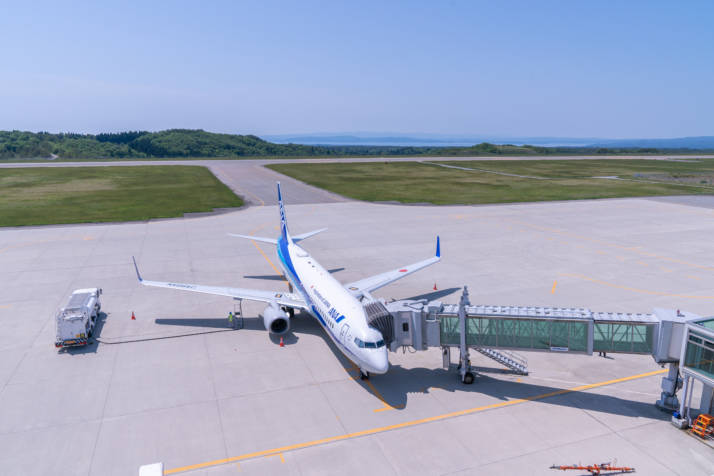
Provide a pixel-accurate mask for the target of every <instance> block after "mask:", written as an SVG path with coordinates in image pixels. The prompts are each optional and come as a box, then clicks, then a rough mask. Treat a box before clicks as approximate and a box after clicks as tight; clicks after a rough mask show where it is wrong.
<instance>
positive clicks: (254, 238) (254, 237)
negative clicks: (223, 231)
mask: <svg viewBox="0 0 714 476" xmlns="http://www.w3.org/2000/svg"><path fill="white" fill-rule="evenodd" d="M228 236H234V237H236V238H245V239H247V240H255V241H262V242H263V243H270V244H273V245H276V244H278V240H276V239H275V238H263V237H262V236H253V235H236V234H233V233H228Z"/></svg>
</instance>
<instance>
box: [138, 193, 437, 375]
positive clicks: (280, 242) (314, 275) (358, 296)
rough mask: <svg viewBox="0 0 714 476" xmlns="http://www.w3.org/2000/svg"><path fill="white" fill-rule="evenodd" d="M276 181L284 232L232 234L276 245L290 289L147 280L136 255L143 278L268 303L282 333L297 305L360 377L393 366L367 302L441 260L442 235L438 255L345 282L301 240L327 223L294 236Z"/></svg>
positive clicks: (272, 327)
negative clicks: (374, 294)
mask: <svg viewBox="0 0 714 476" xmlns="http://www.w3.org/2000/svg"><path fill="white" fill-rule="evenodd" d="M277 186H278V208H279V211H280V237H279V238H277V239H273V238H263V237H258V236H252V235H236V234H232V233H229V235H230V236H234V237H238V238H246V239H249V240H256V241H261V242H264V243H269V244H272V245H274V246H275V248H276V252H277V256H278V260H279V262H280V266H281V268H282V270H283V273H284V276H285V277H286V278H287V280H288V282H289V288H290V292H287V293H286V292H280V291H277V292H270V291H263V290H255V289H245V288H228V287H217V286H203V285H199V284H185V283H173V282H160V281H148V280H146V279H143V278H142V277H141V274H140V273H139V267H138V266H137V264H136V259H134V257H133V256H132V260H133V261H134V269H135V271H136V276H137V278H138V280H139V282H140V283H141V284H142V285H144V286H155V287H161V288H169V289H179V290H182V291H192V292H198V293H206V294H216V295H220V296H230V297H232V298H234V299H247V300H253V301H260V302H265V303H267V307H266V308H265V310H264V311H263V323H264V324H265V328H266V330H268V331H269V332H270V333H272V334H275V335H283V334H285V333H287V332H288V331H289V330H290V318H291V317H293V316H294V313H295V310H296V309H297V310H299V311H307V312H308V313H309V314H310V315H312V316H313V317H314V318H315V319H317V321H318V322H319V323H320V325H321V326H322V328H323V329H324V330H325V332H327V335H328V336H330V339H331V340H332V342H334V343H335V345H336V346H337V348H338V349H339V350H340V352H342V353H343V354H344V355H345V357H347V359H349V360H350V361H351V362H353V363H354V364H355V365H356V366H357V367H359V369H360V376H361V378H362V379H365V378H369V375H370V373H373V374H384V373H386V372H387V370H388V369H389V360H388V358H387V347H386V345H385V341H384V338H383V335H382V333H381V332H380V331H379V330H377V329H375V328H374V327H371V326H370V325H369V323H368V322H369V321H368V316H367V312H366V310H365V305H366V304H368V303H371V302H374V301H376V299H375V298H374V297H372V295H371V294H370V293H371V292H372V291H374V290H376V289H379V288H381V287H383V286H386V285H387V284H390V283H393V282H394V281H396V280H398V279H401V278H403V277H405V276H409V275H410V274H412V273H415V272H416V271H419V270H420V269H423V268H425V267H427V266H430V265H432V264H434V263H437V262H439V261H440V260H441V249H440V243H439V237H438V236H437V237H436V254H435V255H434V256H432V257H431V258H428V259H425V260H423V261H419V262H418V263H414V264H411V265H408V266H403V267H401V268H397V269H393V270H391V271H387V272H385V273H381V274H377V275H374V276H370V277H368V278H364V279H361V280H359V281H354V282H351V283H348V284H345V285H343V284H341V283H340V282H339V281H337V280H336V279H335V278H334V277H333V276H332V275H331V274H330V273H329V272H328V271H327V270H326V269H325V268H323V267H322V266H321V265H320V264H319V263H318V262H317V261H316V260H315V258H313V257H312V256H310V254H309V253H308V252H307V251H305V249H304V248H302V247H301V246H300V245H298V243H299V242H301V241H302V240H305V239H307V238H309V237H311V236H314V235H316V234H318V233H321V232H323V231H325V230H326V229H327V228H321V229H319V230H314V231H310V232H307V233H303V234H300V235H295V236H292V235H291V234H290V232H289V231H288V225H287V220H286V218H285V207H284V205H283V198H282V193H281V191H280V182H278V183H277ZM293 291H297V292H293Z"/></svg>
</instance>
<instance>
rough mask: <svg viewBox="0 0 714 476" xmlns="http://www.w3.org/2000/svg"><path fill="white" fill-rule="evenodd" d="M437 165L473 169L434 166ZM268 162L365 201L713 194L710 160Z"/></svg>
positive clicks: (713, 169) (442, 201)
mask: <svg viewBox="0 0 714 476" xmlns="http://www.w3.org/2000/svg"><path fill="white" fill-rule="evenodd" d="M426 161H427V159H425V162H426ZM437 163H438V164H442V165H447V166H452V167H461V168H470V169H472V170H462V169H455V168H446V167H443V166H440V165H434V164H437ZM268 167H269V168H271V169H273V170H275V171H277V172H280V173H283V174H286V175H289V176H291V177H294V178H296V179H298V180H301V181H303V182H306V183H309V184H311V185H315V186H317V187H320V188H324V189H326V190H330V191H332V192H335V193H339V194H341V195H344V196H347V197H352V198H356V199H359V200H367V201H397V202H402V203H422V202H426V203H434V204H456V203H467V204H468V203H506V202H532V201H544V200H577V199H593V198H616V197H641V196H656V195H660V196H661V195H695V194H714V185H713V182H712V180H713V179H714V159H687V160H686V161H684V160H678V161H674V160H669V161H665V160H635V159H633V160H533V161H531V160H513V161H511V160H508V161H507V160H503V161H443V162H431V163H420V162H383V163H326V164H272V165H269V166H268ZM516 175H519V176H516ZM604 177H609V178H604ZM615 177H616V178H615Z"/></svg>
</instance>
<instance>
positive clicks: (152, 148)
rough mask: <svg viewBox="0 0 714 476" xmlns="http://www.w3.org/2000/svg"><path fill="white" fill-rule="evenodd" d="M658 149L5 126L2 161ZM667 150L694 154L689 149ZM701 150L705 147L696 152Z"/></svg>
mask: <svg viewBox="0 0 714 476" xmlns="http://www.w3.org/2000/svg"><path fill="white" fill-rule="evenodd" d="M664 150H665V149H655V148H646V149H645V148H617V149H614V148H601V147H599V148H595V147H591V148H588V147H536V146H531V145H522V146H516V145H508V144H506V145H495V144H488V143H483V144H478V145H474V146H471V147H409V146H406V147H402V146H371V145H336V146H316V145H299V144H275V143H272V142H268V141H265V140H263V139H261V138H260V137H256V136H254V135H237V134H216V133H212V132H206V131H203V130H200V129H198V130H193V129H170V130H166V131H160V132H146V131H129V132H119V133H111V134H98V135H92V134H73V133H60V134H50V133H49V132H37V133H35V132H24V131H0V160H10V159H50V158H52V159H56V158H59V159H115V158H171V157H175V158H182V157H233V158H239V157H268V156H271V157H281V156H282V157H287V156H290V157H345V156H466V157H468V156H500V155H567V154H579V155H600V154H632V153H636V154H657V153H662V152H663V151H664ZM666 151H667V152H674V151H676V152H680V153H692V152H694V151H689V150H687V149H683V150H682V149H680V150H676V149H668V150H666ZM697 152H699V153H701V152H703V151H697Z"/></svg>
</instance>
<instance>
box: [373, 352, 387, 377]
mask: <svg viewBox="0 0 714 476" xmlns="http://www.w3.org/2000/svg"><path fill="white" fill-rule="evenodd" d="M372 366H373V367H374V369H373V370H372V372H374V373H375V374H385V373H387V370H389V359H388V358H387V349H384V352H375V355H374V356H373V358H372Z"/></svg>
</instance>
